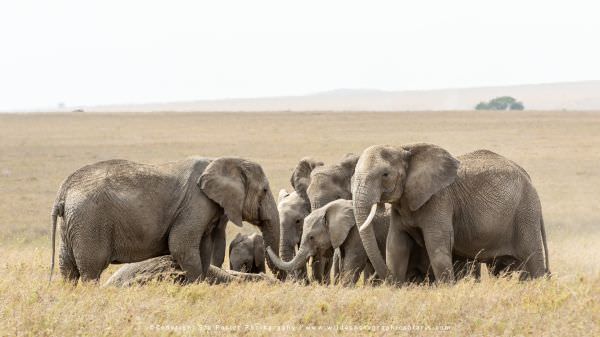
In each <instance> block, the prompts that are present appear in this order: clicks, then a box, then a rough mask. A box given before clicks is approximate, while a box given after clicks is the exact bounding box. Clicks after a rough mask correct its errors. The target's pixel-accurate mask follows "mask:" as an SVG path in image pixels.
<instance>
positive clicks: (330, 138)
mask: <svg viewBox="0 0 600 337" xmlns="http://www.w3.org/2000/svg"><path fill="white" fill-rule="evenodd" d="M414 142H429V143H435V144H438V145H440V146H442V147H444V148H446V149H447V150H449V151H450V152H451V153H452V154H454V155H460V154H463V153H466V152H470V151H473V150H476V149H479V148H486V149H490V150H492V151H495V152H498V153H500V154H502V155H504V156H506V157H508V158H510V159H512V160H514V161H516V162H517V163H519V164H520V165H521V166H523V167H524V168H525V169H526V170H527V171H528V172H529V174H530V175H531V177H532V180H533V183H534V185H535V186H536V188H537V190H538V192H539V195H540V198H541V201H542V207H543V213H544V220H545V223H546V229H547V233H548V245H549V250H550V268H551V270H552V273H553V276H552V278H551V279H540V280H535V281H529V282H518V281H516V280H514V279H510V278H501V279H497V278H490V277H488V276H487V275H484V277H483V279H482V280H481V281H480V282H475V281H473V280H468V279H467V280H463V281H460V282H458V283H457V284H455V285H452V286H445V285H444V286H410V287H404V288H394V287H390V286H384V287H377V288H372V287H365V286H363V285H362V283H360V284H359V285H358V286H357V287H355V288H343V287H340V286H327V287H326V286H319V285H310V286H300V285H296V284H291V283H286V284H279V285H273V284H269V283H261V282H259V283H236V284H231V285H219V286H210V285H207V284H196V285H190V286H183V287H182V286H177V285H173V284H167V283H154V284H151V285H148V286H144V287H133V288H127V289H120V288H112V287H108V288H103V287H100V286H98V285H95V284H79V285H78V286H76V287H73V286H71V285H68V284H65V283H63V282H62V281H61V279H60V276H59V277H55V279H54V280H53V281H52V283H51V284H50V285H48V282H47V281H48V274H49V267H50V253H51V242H50V229H51V226H50V211H51V209H50V208H51V205H52V202H53V201H54V198H55V195H56V191H57V189H58V187H59V185H60V183H61V181H62V180H63V179H64V178H66V177H67V176H68V175H69V174H70V173H71V172H73V171H74V170H76V169H78V168H79V167H81V166H83V165H85V164H89V163H92V162H96V161H100V160H105V159H111V158H124V159H130V160H134V161H139V162H145V163H160V162H165V161H172V160H178V159H181V158H184V157H186V156H190V155H201V156H207V157H219V156H240V157H245V158H248V159H252V160H254V161H256V162H258V163H260V164H261V165H262V166H263V168H264V170H265V172H266V174H267V176H268V177H269V180H270V184H271V189H272V191H273V193H274V194H277V192H278V191H279V189H281V188H286V189H288V190H290V189H291V186H290V185H289V177H290V174H291V172H292V170H293V168H294V166H295V165H296V163H297V162H298V160H299V159H300V158H302V157H304V156H312V157H314V158H315V159H318V160H322V161H324V162H325V163H326V164H331V163H335V162H337V161H339V160H340V158H341V157H342V156H343V155H344V154H346V153H349V152H354V153H360V152H361V151H362V150H363V149H364V148H366V147H367V146H370V145H373V144H378V143H389V144H408V143H414ZM599 149H600V113H598V112H585V113H584V112H571V111H560V112H558V111H557V112H522V111H521V112H476V111H468V112H420V113H417V112H414V113H408V112H398V113H366V112H365V113H214V114H213V113H198V114H191V113H190V114H175V113H164V114H85V113H83V114H60V115H59V114H57V115H52V114H47V115H39V114H20V115H16V114H14V115H10V114H7V115H0V257H1V260H0V335H2V336H23V335H31V336H51V335H52V336H65V335H84V336H86V335H93V336H98V335H102V336H128V335H156V334H160V335H199V334H213V335H217V334H219V335H220V334H231V335H234V334H235V335H270V334H275V335H284V334H291V335H298V336H305V335H319V336H328V335H365V334H371V335H375V336H379V335H384V334H393V335H396V334H404V333H409V332H411V331H409V330H413V331H412V333H415V331H414V330H416V333H417V334H422V335H444V336H457V335H481V336H496V335H523V336H528V335H531V336H540V335H557V336H599V335H600V150H599ZM237 230H238V228H237V227H235V226H233V225H230V226H229V228H228V236H227V241H228V242H229V241H231V240H232V239H233V237H234V235H235V232H236V231H237ZM242 230H243V231H254V230H255V229H254V227H253V226H251V225H249V224H246V225H245V227H244V228H243V229H242ZM225 265H228V263H227V260H226V262H225ZM117 268H118V266H111V267H110V268H109V269H107V270H106V271H105V272H104V273H103V275H102V283H103V282H104V281H105V280H106V279H107V278H108V277H110V275H111V274H112V273H113V272H114V271H115V270H117ZM58 274H59V273H58ZM366 328H370V329H371V330H364V329H366ZM319 329H321V330H319Z"/></svg>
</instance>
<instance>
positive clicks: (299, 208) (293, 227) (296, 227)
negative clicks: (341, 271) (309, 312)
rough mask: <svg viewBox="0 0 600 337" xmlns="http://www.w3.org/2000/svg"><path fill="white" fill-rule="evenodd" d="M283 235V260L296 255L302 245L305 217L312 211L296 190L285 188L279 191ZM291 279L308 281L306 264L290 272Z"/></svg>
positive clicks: (280, 242) (280, 250)
mask: <svg viewBox="0 0 600 337" xmlns="http://www.w3.org/2000/svg"><path fill="white" fill-rule="evenodd" d="M277 210H278V211H279V222H280V224H281V229H280V231H279V232H280V233H281V237H280V241H279V256H281V259H282V260H283V261H289V260H291V259H292V258H293V257H294V254H295V252H296V248H299V246H300V239H301V238H302V225H303V223H304V218H305V217H306V216H307V215H308V214H309V213H310V204H309V202H308V201H306V199H304V198H303V197H301V196H300V194H298V193H297V192H296V191H293V192H291V193H288V192H287V191H286V190H285V189H281V190H280V191H279V196H278V200H277ZM288 277H289V278H290V279H293V280H296V281H300V282H303V283H308V274H307V272H306V265H304V266H301V267H299V268H298V269H296V270H294V271H293V272H291V273H288Z"/></svg>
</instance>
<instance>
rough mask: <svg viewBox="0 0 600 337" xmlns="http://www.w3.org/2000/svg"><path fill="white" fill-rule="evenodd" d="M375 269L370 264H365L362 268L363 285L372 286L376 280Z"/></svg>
mask: <svg viewBox="0 0 600 337" xmlns="http://www.w3.org/2000/svg"><path fill="white" fill-rule="evenodd" d="M374 276H375V269H374V268H373V265H372V264H371V262H368V261H367V263H365V268H363V284H364V285H367V284H374V283H375V282H376V281H377V280H375V279H374Z"/></svg>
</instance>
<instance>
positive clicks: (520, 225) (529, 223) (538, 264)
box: [515, 209, 546, 278]
mask: <svg viewBox="0 0 600 337" xmlns="http://www.w3.org/2000/svg"><path fill="white" fill-rule="evenodd" d="M540 223H541V219H540V216H539V213H538V212H533V213H532V212H531V211H530V210H527V209H525V210H522V211H521V210H520V211H519V212H517V214H516V216H515V226H516V228H517V229H518V231H517V233H519V235H517V236H516V238H515V239H516V242H515V248H516V251H517V259H518V260H520V261H523V262H524V263H523V267H524V269H525V271H526V272H527V277H530V278H538V277H542V276H544V275H545V274H546V264H545V260H544V247H543V245H542V234H541V231H540Z"/></svg>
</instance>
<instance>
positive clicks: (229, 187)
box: [198, 158, 246, 227]
mask: <svg viewBox="0 0 600 337" xmlns="http://www.w3.org/2000/svg"><path fill="white" fill-rule="evenodd" d="M241 161H242V160H241V159H238V158H219V159H216V160H215V161H213V162H212V163H210V164H209V165H208V166H207V167H206V170H204V173H202V175H201V176H200V178H198V186H200V189H201V190H202V191H203V192H204V193H205V194H206V196H208V197H209V198H210V199H211V200H212V201H214V202H216V203H217V204H219V205H220V206H221V207H222V208H223V210H224V211H225V215H227V217H228V218H229V220H230V221H231V222H233V223H234V224H236V225H237V226H239V227H242V226H243V224H242V214H243V213H242V212H243V211H242V209H243V207H244V199H245V198H246V173H245V172H244V168H243V166H242V165H241Z"/></svg>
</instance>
